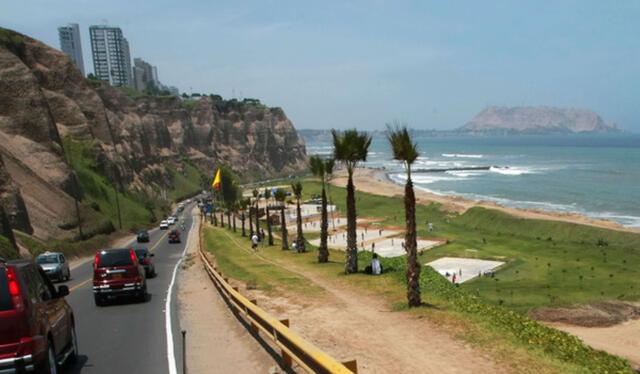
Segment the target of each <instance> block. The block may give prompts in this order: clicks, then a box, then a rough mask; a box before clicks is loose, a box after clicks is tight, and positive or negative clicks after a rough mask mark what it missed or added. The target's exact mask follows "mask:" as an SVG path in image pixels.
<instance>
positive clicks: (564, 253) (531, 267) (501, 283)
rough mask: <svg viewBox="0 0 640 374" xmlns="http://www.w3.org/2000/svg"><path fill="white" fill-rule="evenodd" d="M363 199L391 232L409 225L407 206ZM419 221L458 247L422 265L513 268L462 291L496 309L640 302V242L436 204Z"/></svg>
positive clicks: (429, 255) (339, 194) (421, 209)
mask: <svg viewBox="0 0 640 374" xmlns="http://www.w3.org/2000/svg"><path fill="white" fill-rule="evenodd" d="M356 187H357V186H356ZM320 191H321V185H320V183H318V182H314V181H308V180H307V181H305V183H304V190H303V192H304V195H305V198H310V197H311V195H312V194H319V193H320ZM331 197H332V199H333V202H334V203H335V204H336V205H337V206H338V210H339V211H340V212H344V211H345V199H346V190H345V189H344V188H340V187H335V186H332V187H331ZM356 199H357V212H358V216H369V217H380V218H384V220H383V221H382V222H381V223H382V224H385V225H396V226H399V227H402V225H403V224H404V209H403V208H402V207H403V201H402V199H401V198H398V197H384V196H377V195H372V194H368V193H363V192H360V191H358V192H356ZM416 219H417V222H418V236H423V237H440V238H447V239H449V240H450V241H451V242H450V243H449V244H446V245H443V246H440V247H438V248H435V249H433V250H429V251H426V252H424V253H423V254H422V255H421V256H420V262H421V263H423V264H424V263H427V262H430V261H432V260H435V259H437V258H440V257H444V256H454V257H477V258H483V259H499V260H501V261H506V262H507V264H506V265H505V266H504V267H503V268H501V269H500V270H499V271H498V272H497V274H496V276H495V278H479V279H475V280H472V281H470V282H467V283H464V284H463V285H462V286H461V287H462V288H463V289H466V290H468V291H470V292H472V293H474V294H476V295H479V296H480V297H482V298H483V299H485V300H487V301H489V302H491V303H494V304H504V305H505V306H507V307H509V308H511V309H513V310H516V311H518V312H526V311H528V310H529V309H531V308H534V307H540V306H570V305H573V304H576V303H585V302H590V301H598V300H640V268H638V266H637V264H639V263H640V235H638V234H633V233H627V232H620V231H614V230H606V229H600V228H595V227H590V226H584V225H576V224H571V223H565V222H557V221H553V222H552V221H542V220H531V219H521V218H516V217H512V216H509V215H507V214H505V213H502V212H499V211H495V210H489V209H483V208H473V209H470V210H469V211H467V212H466V213H465V214H462V215H457V214H451V213H448V214H447V212H443V211H441V210H439V209H438V206H437V205H435V204H432V205H429V206H423V205H420V206H418V207H417V209H416ZM427 222H432V223H434V225H435V228H436V230H435V231H434V232H428V231H427ZM483 239H484V240H483ZM485 242H486V244H485ZM599 244H600V245H599ZM467 249H475V250H477V252H468V251H466V250H467ZM634 264H635V266H634Z"/></svg>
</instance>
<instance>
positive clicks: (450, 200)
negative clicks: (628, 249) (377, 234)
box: [331, 168, 640, 233]
mask: <svg viewBox="0 0 640 374" xmlns="http://www.w3.org/2000/svg"><path fill="white" fill-rule="evenodd" d="M387 172H388V171H385V170H379V169H365V168H359V169H356V172H355V173H354V178H353V181H354V184H355V186H356V189H357V190H358V191H363V192H368V193H372V194H376V195H383V196H398V197H402V196H404V187H403V186H400V185H398V184H395V183H393V182H391V181H390V180H389V178H388V177H387ZM331 183H332V184H333V185H336V186H339V187H344V186H346V184H347V172H346V170H339V171H337V172H336V173H335V177H334V178H333V180H332V181H331ZM415 194H416V202H417V203H418V204H425V205H427V204H431V203H439V204H441V205H442V206H441V209H442V210H444V211H449V212H455V213H460V214H462V213H464V212H466V211H467V210H468V209H470V208H472V207H476V206H479V207H483V208H487V209H495V210H499V211H502V212H505V213H507V214H510V215H512V216H515V217H521V218H530V219H543V220H550V221H562V222H570V223H576V224H580V225H589V226H594V227H600V228H604V229H611V230H618V231H626V232H633V233H640V230H635V229H631V228H628V227H624V226H622V225H620V224H618V223H616V222H612V221H603V220H595V219H591V218H589V217H586V216H583V215H580V214H576V213H560V212H551V211H541V210H533V209H516V208H507V207H503V206H500V205H498V204H495V203H492V202H487V201H475V200H469V199H464V198H461V197H457V196H446V195H437V194H434V193H429V192H426V191H422V190H420V189H419V188H416V189H415Z"/></svg>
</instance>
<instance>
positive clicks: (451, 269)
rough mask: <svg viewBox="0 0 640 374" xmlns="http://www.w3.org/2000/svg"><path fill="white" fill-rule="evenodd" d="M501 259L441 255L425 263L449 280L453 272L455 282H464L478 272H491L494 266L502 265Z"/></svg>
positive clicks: (451, 278)
mask: <svg viewBox="0 0 640 374" xmlns="http://www.w3.org/2000/svg"><path fill="white" fill-rule="evenodd" d="M503 264H504V262H501V261H489V260H478V259H474V258H460V257H442V258H439V259H437V260H435V261H431V262H429V263H428V264H427V265H429V266H431V267H432V268H434V269H435V270H436V271H437V272H438V273H440V274H441V275H442V276H443V277H445V278H447V280H449V281H450V282H451V281H453V274H455V275H456V283H464V282H466V281H468V280H471V279H473V278H475V277H477V276H479V275H480V274H483V275H484V274H485V273H490V272H493V270H494V269H495V268H497V267H498V266H500V265H503Z"/></svg>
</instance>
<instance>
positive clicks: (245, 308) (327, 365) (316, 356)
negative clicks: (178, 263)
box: [199, 245, 358, 374]
mask: <svg viewBox="0 0 640 374" xmlns="http://www.w3.org/2000/svg"><path fill="white" fill-rule="evenodd" d="M199 252H200V257H201V258H202V262H203V264H204V267H205V270H206V271H207V273H208V274H209V277H210V278H211V280H212V281H213V282H215V283H216V285H217V287H218V289H219V290H221V292H222V293H223V294H224V295H225V297H226V298H227V300H229V301H230V303H231V305H233V306H234V308H235V309H236V310H237V311H238V312H239V313H240V314H242V315H243V316H244V317H245V318H246V319H247V320H248V321H249V323H250V324H251V328H252V329H253V331H254V332H258V331H261V332H262V333H263V334H264V335H266V336H267V337H269V338H270V339H271V340H272V341H273V342H274V343H275V344H276V345H277V346H278V347H279V348H280V349H281V350H282V352H281V353H282V361H283V364H284V366H286V367H290V366H291V363H292V361H291V360H292V359H293V360H294V361H295V362H297V363H298V364H299V365H300V366H302V367H303V368H304V369H305V370H306V371H307V372H309V373H327V374H343V373H344V374H357V373H358V368H357V364H356V361H355V360H353V361H348V362H344V363H340V362H338V361H336V360H335V359H334V358H333V357H331V356H329V355H328V354H326V353H324V352H323V351H321V350H320V349H319V348H317V347H316V346H314V345H313V344H311V343H309V342H308V341H306V340H304V339H303V338H302V337H300V336H298V335H297V334H295V333H294V332H293V331H291V330H289V320H282V321H280V320H278V319H275V318H273V317H271V316H270V315H269V314H268V313H267V312H265V311H264V310H262V309H261V308H259V307H258V306H257V305H256V301H255V300H249V299H247V298H246V297H244V296H242V294H240V293H239V292H238V290H237V288H234V287H232V286H231V285H230V284H229V283H228V281H227V278H225V277H223V276H222V274H221V273H220V272H218V269H217V268H216V267H214V266H213V265H212V264H211V262H210V261H209V259H208V258H207V256H206V255H205V254H204V252H203V250H202V245H201V246H200V250H199Z"/></svg>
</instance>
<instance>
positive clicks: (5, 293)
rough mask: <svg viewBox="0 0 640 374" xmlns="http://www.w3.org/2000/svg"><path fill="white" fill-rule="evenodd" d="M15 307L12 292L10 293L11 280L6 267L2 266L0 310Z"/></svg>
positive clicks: (0, 269)
mask: <svg viewBox="0 0 640 374" xmlns="http://www.w3.org/2000/svg"><path fill="white" fill-rule="evenodd" d="M11 309H13V302H12V301H11V294H10V293H9V280H8V279H7V272H6V270H5V268H0V310H11Z"/></svg>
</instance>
